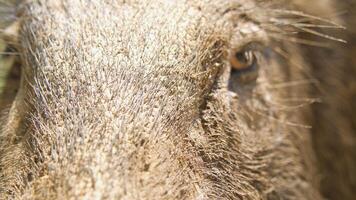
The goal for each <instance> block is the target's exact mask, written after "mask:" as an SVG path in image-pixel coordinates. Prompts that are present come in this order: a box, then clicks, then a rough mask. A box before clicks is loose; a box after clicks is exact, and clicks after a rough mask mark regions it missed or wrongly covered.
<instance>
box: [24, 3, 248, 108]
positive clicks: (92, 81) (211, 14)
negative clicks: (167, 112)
mask: <svg viewBox="0 0 356 200" xmlns="http://www.w3.org/2000/svg"><path fill="white" fill-rule="evenodd" d="M243 3H246V2H243ZM246 4H247V3H246ZM231 7H232V8H235V10H234V13H236V15H237V14H238V13H241V12H242V11H243V8H244V7H241V2H240V1H237V2H234V3H222V2H220V1H206V2H200V1H189V2H186V1H148V2H147V1H133V2H126V3H120V2H116V1H115V2H111V1H110V2H107V1H106V2H103V1H98V2H96V1H88V2H87V1H75V2H69V1H40V3H38V2H36V3H32V4H30V6H29V8H30V9H29V12H30V13H29V17H30V19H31V20H30V22H29V23H27V24H26V26H25V27H24V34H23V35H24V36H25V38H24V43H25V44H24V46H25V47H28V50H29V52H28V54H26V55H31V56H30V58H29V59H27V60H28V66H30V67H31V69H33V71H34V77H35V78H36V80H37V81H39V82H44V80H46V79H43V77H42V76H44V77H48V78H49V79H50V80H51V81H50V83H48V82H45V83H42V84H43V85H45V86H48V87H50V89H51V95H55V96H63V95H65V96H66V95H73V98H79V96H81V95H91V96H92V97H93V95H94V96H95V95H99V96H100V97H101V99H103V100H105V99H106V101H108V100H113V99H115V98H116V99H117V98H120V97H121V98H124V99H127V98H126V97H125V95H124V94H123V93H125V94H128V95H135V94H139V93H140V92H141V93H142V95H143V96H147V95H149V96H153V95H154V94H155V95H157V96H164V98H167V100H165V102H168V103H169V102H174V103H177V102H182V101H183V100H184V101H185V102H189V101H187V98H189V97H192V96H200V95H201V94H202V92H203V91H204V90H206V89H208V88H209V87H210V86H211V84H212V82H213V81H214V80H213V78H212V77H214V76H215V75H216V74H217V72H218V71H219V70H220V68H222V66H223V65H224V62H225V60H224V59H223V58H224V55H226V46H227V45H228V44H229V41H230V39H231V31H232V29H233V27H234V26H236V24H235V25H234V24H233V23H232V20H231V19H230V18H231V15H226V16H225V15H224V13H226V12H228V10H229V9H230V8H231ZM236 8H238V9H236ZM239 9H241V10H239ZM229 16H230V17H229ZM29 35H30V37H29ZM237 35H240V33H237V32H236V33H235V38H239V37H237ZM241 39H242V38H241ZM25 50H26V49H25ZM40 87H41V86H40ZM144 91H151V92H150V93H148V92H144ZM69 93H70V94H69ZM118 94H122V95H123V96H120V95H118ZM78 95H79V96H78ZM74 96H75V97H74ZM99 96H98V97H99ZM135 96H139V95H135ZM139 98H141V99H144V98H142V97H139ZM93 99H98V98H93ZM124 99H121V100H124ZM168 99H169V100H168ZM87 103H90V105H93V102H87ZM134 104H136V103H134Z"/></svg>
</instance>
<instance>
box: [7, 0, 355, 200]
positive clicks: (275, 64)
mask: <svg viewBox="0 0 356 200" xmlns="http://www.w3.org/2000/svg"><path fill="white" fill-rule="evenodd" d="M17 3H18V2H17ZM16 5H17V8H18V10H17V11H18V13H19V14H18V16H19V19H18V20H17V21H16V22H17V23H19V25H20V26H19V35H18V39H17V40H13V41H15V42H17V41H18V43H17V44H16V46H17V48H18V50H19V53H20V54H21V62H22V80H21V86H20V91H19V92H18V94H17V96H16V99H15V100H14V102H13V104H12V107H11V109H10V111H9V113H8V115H7V116H8V117H7V118H5V119H4V120H3V126H2V127H3V128H2V132H1V135H0V199H269V200H273V199H322V196H321V195H320V192H319V190H320V188H319V187H320V181H319V180H320V179H319V177H320V175H322V179H323V177H325V176H323V175H324V174H327V173H324V171H327V169H328V168H327V167H326V168H325V169H326V170H325V169H324V167H323V165H322V164H324V163H328V162H329V163H330V160H328V159H323V152H320V151H322V150H323V149H326V148H325V147H324V146H323V145H324V144H330V141H329V140H332V139H330V138H332V137H333V136H337V137H339V136H340V137H344V136H345V137H351V139H347V140H349V141H350V144H349V145H350V147H352V146H353V145H354V141H355V140H354V138H352V137H354V136H353V135H352V134H353V132H352V130H354V129H353V128H351V127H350V128H348V126H349V125H348V124H349V121H350V119H349V117H351V118H352V113H351V114H350V115H351V116H347V115H345V114H344V112H340V111H339V109H338V108H339V106H332V108H331V109H326V108H323V107H325V106H328V105H334V104H331V103H330V102H341V101H342V100H339V99H338V97H335V96H330V97H329V96H325V95H324V96H323V100H324V102H325V103H324V104H314V105H313V104H312V103H313V102H316V101H318V99H317V98H318V97H319V95H314V94H315V91H316V90H317V91H325V88H324V85H328V84H330V85H331V86H332V87H335V88H334V89H333V90H335V91H337V92H340V93H345V95H346V96H347V97H345V98H344V100H345V103H343V104H342V105H340V107H342V108H343V109H348V108H349V107H351V106H350V104H351V103H349V102H351V99H352V98H351V99H349V97H348V95H349V94H350V93H352V92H354V88H352V85H351V88H350V91H348V90H347V91H343V90H339V88H343V87H341V86H340V84H341V83H339V82H340V77H344V76H347V75H344V74H343V75H336V76H335V77H332V78H329V77H330V76H331V75H330V74H331V73H333V72H329V71H328V69H330V68H328V67H326V66H327V65H324V63H325V61H324V60H322V61H321V60H320V61H319V60H317V59H315V57H324V58H325V55H326V53H327V52H328V51H330V50H329V49H328V48H326V49H324V48H325V47H324V48H321V50H319V51H318V49H317V48H316V49H314V51H312V52H314V53H313V54H312V53H307V52H309V51H311V47H308V48H306V47H305V46H303V45H299V44H298V43H307V44H309V45H323V44H324V43H319V41H318V40H320V37H321V38H322V37H324V38H327V39H328V43H330V44H331V45H335V46H336V45H339V44H333V43H332V42H331V41H330V40H336V41H338V42H342V41H341V40H340V39H337V38H334V37H332V36H330V34H329V33H323V30H316V31H315V32H313V31H310V30H309V29H308V28H305V27H304V26H303V24H304V25H305V24H306V25H308V24H309V25H313V26H314V27H312V28H313V29H312V30H315V29H314V28H317V26H318V25H328V26H332V27H333V28H341V27H340V26H338V25H336V24H334V23H331V22H327V20H323V19H321V18H317V17H313V16H310V15H306V14H303V13H301V12H297V11H289V10H290V9H299V10H305V8H308V10H307V11H308V12H310V13H312V14H314V15H316V14H318V11H317V12H316V13H313V12H315V11H313V10H312V9H310V6H309V7H308V6H305V5H306V3H304V1H297V0H296V1H295V5H288V7H287V6H286V5H287V4H286V3H285V2H283V1H278V2H277V1H276V2H275V1H273V2H272V1H253V0H235V1H225V0H212V1H198V0H193V1H180V0H177V1H163V0H159V1H138V0H132V1H85V0H82V1H69V0H63V1H57V0H47V1H45V0H40V1H26V2H22V3H19V4H16ZM330 5H331V2H330V1H328V3H327V4H325V7H320V9H321V10H322V11H323V13H327V14H330V13H333V12H336V11H335V9H334V8H333V6H330ZM10 7H11V5H10ZM312 7H313V8H314V7H315V6H312ZM12 14H14V13H12ZM335 21H339V22H341V21H342V18H339V19H335ZM297 22H300V23H297ZM296 23H297V25H296ZM301 23H302V24H301ZM15 30H16V29H15ZM294 31H300V32H303V33H301V35H298V36H294V35H292V36H288V37H286V35H285V34H288V33H290V32H294ZM305 32H307V33H309V35H305ZM310 33H312V34H314V35H318V36H319V38H310V37H311V36H310ZM299 36H300V37H299ZM301 37H302V38H303V39H304V40H302V39H301ZM346 39H347V38H346ZM250 42H258V43H261V44H262V45H263V46H267V47H268V48H267V50H268V51H269V54H270V55H269V57H270V58H269V59H268V58H266V59H261V61H260V69H259V71H258V79H257V81H256V83H255V84H253V85H248V86H245V85H243V84H241V83H240V82H238V81H237V80H235V79H234V78H233V76H230V74H231V69H230V68H231V66H230V64H229V62H228V57H229V56H230V55H231V54H232V53H233V50H234V49H239V48H241V47H243V46H244V45H245V44H247V43H250ZM335 43H336V42H335ZM319 48H320V47H319ZM338 48H339V47H338ZM340 48H341V47H340ZM345 51H346V50H345ZM345 51H341V50H340V52H338V53H336V54H335V57H337V58H338V59H340V55H341V54H344V52H345ZM311 55H317V56H315V57H312V56H311ZM334 62H335V63H336V62H337V60H336V59H333V61H331V63H334ZM345 62H346V61H345ZM342 66H345V68H344V69H348V68H346V65H342ZM326 68H327V69H326ZM336 70H339V69H336ZM325 77H328V78H325ZM315 80H320V83H321V86H320V84H315V82H316V81H315ZM313 83H314V84H313ZM334 83H335V84H334ZM315 87H316V88H317V89H315ZM333 115H335V117H336V118H337V120H340V121H338V122H337V123H336V124H335V125H334V124H332V123H330V125H331V126H333V127H334V128H340V127H343V129H344V130H345V131H343V133H342V134H336V133H335V134H334V133H331V132H328V131H327V130H325V129H328V128H327V127H324V126H328V124H327V123H325V124H321V125H319V124H318V122H314V121H315V120H316V119H323V121H324V118H326V119H325V122H330V121H332V120H330V119H329V117H333ZM342 122H344V123H346V124H347V125H343V124H340V123H342ZM339 124H340V125H339ZM311 127H313V128H311ZM322 130H324V131H325V134H327V133H328V134H327V135H328V136H327V137H326V138H328V139H326V138H325V140H328V141H327V142H324V143H321V142H319V141H323V139H324V138H323V136H321V133H324V131H322ZM350 135H351V136H350ZM320 138H321V139H320ZM345 143H346V141H340V142H337V144H340V145H341V146H342V147H340V148H339V147H335V149H341V151H343V150H342V149H343V148H344V147H345V148H348V146H344V145H345ZM313 147H314V149H316V150H314V149H313ZM315 152H316V154H315ZM345 152H351V151H346V150H345ZM325 155H327V154H325ZM316 158H318V160H317V159H316ZM334 159H335V158H334ZM345 159H349V157H345ZM345 159H342V162H347V161H344V160H345ZM316 161H321V162H320V163H321V164H320V165H319V167H318V165H317V162H316ZM350 162H352V161H350ZM344 165H347V164H343V165H342V166H344ZM335 166H339V165H335ZM340 166H341V165H340ZM347 166H350V165H347ZM350 167H351V166H350ZM319 169H321V173H320V172H319ZM351 170H352V169H351ZM340 180H344V179H340ZM350 184H352V180H351V181H350ZM321 188H322V190H321V191H322V192H323V193H325V194H326V196H327V197H328V196H331V197H332V195H333V194H328V191H327V190H326V191H325V188H327V187H326V185H325V183H324V182H321ZM341 190H342V189H341ZM343 194H344V195H345V199H346V198H347V197H348V195H350V194H351V193H350V191H348V190H347V189H345V192H344V193H343ZM351 195H352V194H351Z"/></svg>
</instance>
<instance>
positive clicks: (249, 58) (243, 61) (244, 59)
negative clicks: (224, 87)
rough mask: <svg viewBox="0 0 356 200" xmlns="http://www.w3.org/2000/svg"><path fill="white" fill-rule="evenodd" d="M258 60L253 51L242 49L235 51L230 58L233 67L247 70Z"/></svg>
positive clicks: (238, 69)
mask: <svg viewBox="0 0 356 200" xmlns="http://www.w3.org/2000/svg"><path fill="white" fill-rule="evenodd" d="M255 62H256V57H255V54H254V52H253V51H251V50H248V51H241V52H236V53H234V54H233V55H232V56H231V58H230V63H231V67H232V69H233V70H237V71H245V70H249V69H250V68H253V66H254V64H256V63H255Z"/></svg>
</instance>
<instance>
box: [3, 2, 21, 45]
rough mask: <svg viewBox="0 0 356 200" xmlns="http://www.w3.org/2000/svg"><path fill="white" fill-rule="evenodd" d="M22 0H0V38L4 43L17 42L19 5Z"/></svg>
mask: <svg viewBox="0 0 356 200" xmlns="http://www.w3.org/2000/svg"><path fill="white" fill-rule="evenodd" d="M21 1H22V0H0V38H1V39H2V40H3V41H4V42H5V43H9V44H11V43H17V38H18V32H19V24H20V20H19V18H18V16H17V15H18V10H19V5H20V3H21Z"/></svg>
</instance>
